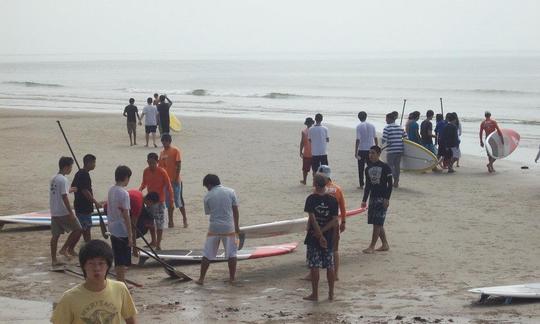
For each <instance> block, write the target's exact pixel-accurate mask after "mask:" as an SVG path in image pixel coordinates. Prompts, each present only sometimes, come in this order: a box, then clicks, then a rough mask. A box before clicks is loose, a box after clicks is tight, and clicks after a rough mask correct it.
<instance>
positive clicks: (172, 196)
mask: <svg viewBox="0 0 540 324" xmlns="http://www.w3.org/2000/svg"><path fill="white" fill-rule="evenodd" d="M161 170H162V171H163V173H162V174H163V177H164V178H165V186H166V187H167V190H168V191H169V206H174V200H173V199H174V191H173V188H172V186H171V179H170V178H169V175H168V174H167V171H165V169H161Z"/></svg>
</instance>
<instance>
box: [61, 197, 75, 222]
mask: <svg viewBox="0 0 540 324" xmlns="http://www.w3.org/2000/svg"><path fill="white" fill-rule="evenodd" d="M62 201H63V202H64V206H66V209H67V211H68V213H69V217H70V218H75V214H73V209H71V205H70V204H69V199H68V195H67V194H63V195H62Z"/></svg>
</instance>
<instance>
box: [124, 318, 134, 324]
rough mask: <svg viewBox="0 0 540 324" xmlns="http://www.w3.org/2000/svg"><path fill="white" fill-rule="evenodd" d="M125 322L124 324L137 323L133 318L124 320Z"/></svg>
mask: <svg viewBox="0 0 540 324" xmlns="http://www.w3.org/2000/svg"><path fill="white" fill-rule="evenodd" d="M125 321H126V324H137V321H136V320H135V316H133V317H130V318H126V319H125Z"/></svg>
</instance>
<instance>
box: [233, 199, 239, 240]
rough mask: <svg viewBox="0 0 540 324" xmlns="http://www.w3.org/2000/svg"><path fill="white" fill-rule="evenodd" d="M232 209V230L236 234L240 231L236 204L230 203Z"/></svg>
mask: <svg viewBox="0 0 540 324" xmlns="http://www.w3.org/2000/svg"><path fill="white" fill-rule="evenodd" d="M232 211H233V220H234V231H235V232H236V234H238V233H240V212H239V211H238V206H237V205H232Z"/></svg>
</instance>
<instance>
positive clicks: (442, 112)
mask: <svg viewBox="0 0 540 324" xmlns="http://www.w3.org/2000/svg"><path fill="white" fill-rule="evenodd" d="M439 99H440V100H441V115H443V118H444V111H443V106H442V98H439Z"/></svg>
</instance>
